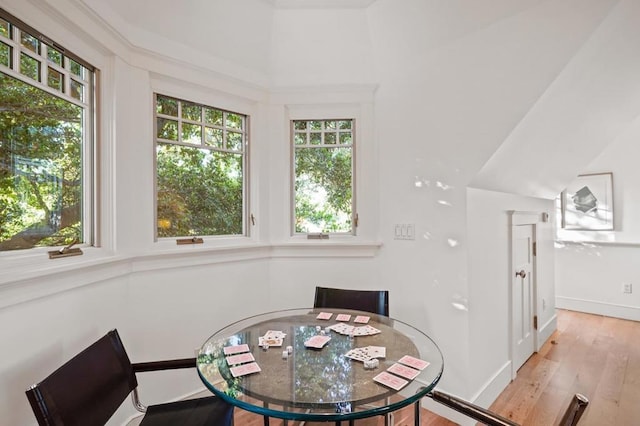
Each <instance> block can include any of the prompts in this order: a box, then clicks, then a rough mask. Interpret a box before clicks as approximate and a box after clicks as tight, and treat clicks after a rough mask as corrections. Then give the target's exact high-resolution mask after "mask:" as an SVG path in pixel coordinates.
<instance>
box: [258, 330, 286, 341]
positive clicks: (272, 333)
mask: <svg viewBox="0 0 640 426" xmlns="http://www.w3.org/2000/svg"><path fill="white" fill-rule="evenodd" d="M262 337H264V338H265V339H280V340H282V339H284V338H285V337H287V335H286V334H285V333H283V332H282V331H277V330H268V331H267V332H266V333H264V336H262Z"/></svg>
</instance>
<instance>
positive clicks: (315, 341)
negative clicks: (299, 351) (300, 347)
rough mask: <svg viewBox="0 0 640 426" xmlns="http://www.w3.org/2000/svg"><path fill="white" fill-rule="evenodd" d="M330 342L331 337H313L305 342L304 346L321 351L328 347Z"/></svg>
mask: <svg viewBox="0 0 640 426" xmlns="http://www.w3.org/2000/svg"><path fill="white" fill-rule="evenodd" d="M329 340H331V337H329V336H313V337H312V338H310V339H309V340H307V341H305V342H304V345H305V347H307V348H315V349H320V348H322V347H323V346H324V345H326V344H327V342H329Z"/></svg>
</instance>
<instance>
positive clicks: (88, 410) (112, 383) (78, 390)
mask: <svg viewBox="0 0 640 426" xmlns="http://www.w3.org/2000/svg"><path fill="white" fill-rule="evenodd" d="M195 367H196V359H195V358H185V359H176V360H168V361H158V362H145V363H137V364H132V363H131V362H130V361H129V357H128V356H127V353H126V351H125V349H124V346H123V345H122V341H121V340H120V336H119V335H118V331H117V330H111V331H110V332H109V333H107V334H106V335H105V336H103V337H102V338H100V340H98V341H97V342H95V343H93V344H92V345H91V346H89V347H88V348H86V349H85V350H83V351H82V352H80V353H79V354H78V355H76V356H74V357H73V358H72V359H70V360H69V361H68V362H66V363H65V364H64V365H62V367H60V368H58V369H57V370H56V371H54V372H53V373H51V374H50V375H49V376H48V377H47V378H45V379H44V380H42V381H41V382H40V383H38V384H35V385H33V386H31V387H30V388H29V389H28V390H27V391H26V394H27V398H28V400H29V403H30V404H31V408H32V409H33V412H34V414H35V416H36V419H37V420H38V424H39V425H48V426H63V425H64V426H103V425H104V424H105V423H106V422H107V421H108V420H109V419H110V418H111V416H112V415H113V414H114V413H115V412H116V410H117V409H118V407H120V405H122V402H123V401H124V400H125V399H126V398H127V396H128V395H129V394H131V395H132V398H133V402H134V405H135V407H136V409H138V410H139V411H142V412H146V414H145V416H144V418H143V420H142V423H140V424H141V426H161V425H162V426H164V425H172V426H175V425H181V426H187V425H214V426H227V425H232V424H233V406H231V405H230V404H227V403H226V402H225V401H223V400H222V399H219V398H216V397H213V396H211V397H206V398H197V399H190V400H184V401H178V402H172V403H166V404H159V405H151V406H149V407H144V406H143V405H142V404H141V403H140V401H139V399H138V392H137V386H138V382H137V379H136V373H142V372H146V371H158V370H172V369H178V368H195Z"/></svg>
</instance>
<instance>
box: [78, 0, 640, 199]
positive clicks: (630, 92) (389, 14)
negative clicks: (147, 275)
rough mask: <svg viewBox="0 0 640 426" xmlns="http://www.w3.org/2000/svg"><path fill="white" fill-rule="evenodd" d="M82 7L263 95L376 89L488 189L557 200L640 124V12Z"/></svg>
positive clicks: (547, 5)
mask: <svg viewBox="0 0 640 426" xmlns="http://www.w3.org/2000/svg"><path fill="white" fill-rule="evenodd" d="M80 1H82V2H84V3H85V4H86V5H87V6H89V7H90V8H91V9H93V10H94V11H95V12H96V14H97V15H99V16H100V17H101V19H102V20H103V21H105V22H107V23H108V24H109V25H110V26H111V27H112V28H113V29H114V30H115V31H117V32H118V33H120V35H121V36H122V37H124V38H125V39H127V40H128V42H129V43H130V44H131V45H133V46H135V47H137V48H141V49H145V50H147V51H152V52H157V53H159V54H162V55H167V56H170V57H175V58H180V59H182V60H185V59H186V60H189V61H191V62H194V63H197V61H198V58H205V57H206V58H209V60H208V61H205V62H206V63H207V64H213V65H210V66H211V67H212V68H214V69H212V71H215V72H218V73H222V74H226V75H229V76H233V77H234V78H239V79H242V80H245V81H247V82H248V83H251V84H257V85H259V86H262V87H265V88H266V89H278V88H282V87H291V86H293V87H300V86H316V87H317V86H323V85H332V86H339V85H359V84H370V85H377V86H378V91H377V93H376V99H377V101H376V108H377V109H378V112H377V114H387V113H392V112H393V111H397V110H401V111H402V114H403V116H402V119H403V121H404V122H408V123H415V125H416V126H418V129H417V132H418V133H419V134H420V137H418V138H416V142H415V143H418V144H423V145H424V146H425V147H424V148H421V149H424V151H425V154H427V155H429V154H430V155H432V156H437V157H439V158H441V159H442V161H443V162H444V163H447V164H448V166H450V167H452V168H455V169H456V170H460V173H461V176H462V180H463V182H464V183H465V184H469V185H471V186H474V187H478V188H484V189H489V190H498V191H503V192H509V193H515V194H522V195H533V196H538V197H543V198H554V197H555V196H556V194H558V193H559V192H560V191H561V190H562V189H564V187H566V185H567V184H568V182H570V181H571V180H572V179H573V177H574V176H575V175H576V174H578V173H579V172H581V171H582V170H583V169H584V168H585V167H586V166H587V165H588V164H589V163H590V162H591V161H592V160H593V159H594V158H595V157H596V156H597V155H598V154H599V153H600V152H602V151H603V149H604V148H605V147H606V146H607V145H608V144H609V143H611V142H613V140H615V139H616V138H617V137H618V135H620V134H621V133H623V132H624V131H625V130H626V129H627V128H628V127H629V126H630V125H631V123H632V122H633V121H634V120H635V119H636V118H637V117H638V116H639V115H640V79H638V78H637V76H638V75H640V73H639V71H640V53H639V52H640V25H638V24H637V23H638V22H640V16H639V7H640V1H638V0H546V1H543V0H521V1H517V2H514V1H513V0H487V1H482V2H478V1H472V0H341V1H339V0H333V1H327V0H323V1H319V0H243V1H237V0H186V1H182V2H175V1H172V0H137V1H135V2H131V1H130V0H111V1H109V2H104V1H102V0H80ZM211 58H214V60H211ZM379 134H380V135H381V136H380V137H381V138H385V137H386V136H385V135H384V132H380V133H379ZM380 143H385V140H381V141H380Z"/></svg>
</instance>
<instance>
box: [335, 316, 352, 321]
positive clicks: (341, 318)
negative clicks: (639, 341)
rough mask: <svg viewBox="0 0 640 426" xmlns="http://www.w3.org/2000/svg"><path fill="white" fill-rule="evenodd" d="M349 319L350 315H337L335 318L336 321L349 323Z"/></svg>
mask: <svg viewBox="0 0 640 426" xmlns="http://www.w3.org/2000/svg"><path fill="white" fill-rule="evenodd" d="M350 319H351V315H349V314H338V316H336V321H349V320H350Z"/></svg>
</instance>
